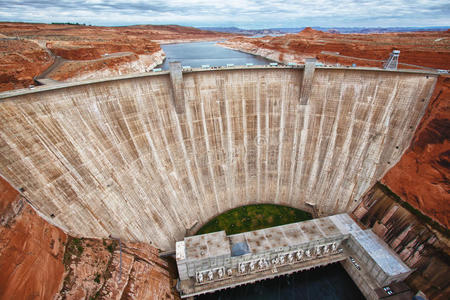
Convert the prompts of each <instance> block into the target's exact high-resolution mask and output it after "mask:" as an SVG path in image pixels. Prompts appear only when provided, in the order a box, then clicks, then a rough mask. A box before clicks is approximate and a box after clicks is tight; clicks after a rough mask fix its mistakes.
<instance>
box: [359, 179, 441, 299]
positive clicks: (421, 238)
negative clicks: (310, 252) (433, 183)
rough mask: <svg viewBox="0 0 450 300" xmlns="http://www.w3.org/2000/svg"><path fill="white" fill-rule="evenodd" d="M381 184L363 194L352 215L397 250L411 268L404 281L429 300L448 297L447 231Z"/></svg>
mask: <svg viewBox="0 0 450 300" xmlns="http://www.w3.org/2000/svg"><path fill="white" fill-rule="evenodd" d="M403 206H405V204H404V203H403V201H401V199H400V198H398V196H396V195H395V194H394V193H392V192H391V191H390V190H389V189H388V188H386V187H385V186H383V185H381V184H377V185H375V186H374V187H373V188H372V189H370V190H369V191H368V192H367V193H366V195H365V196H364V198H363V200H362V202H361V204H360V205H359V206H358V208H357V209H356V210H355V211H354V213H353V214H354V215H355V217H356V218H357V219H358V220H360V222H362V223H363V224H364V225H365V226H367V227H369V228H373V231H374V232H375V233H376V234H377V235H378V236H380V237H381V238H383V239H384V241H385V242H386V243H387V244H388V245H389V246H391V248H392V249H393V250H394V251H396V252H397V254H398V255H399V256H400V258H401V259H402V260H403V261H404V262H405V263H406V264H407V265H408V266H409V267H411V268H412V269H414V270H415V271H414V273H412V274H411V275H410V276H409V277H408V279H407V280H406V281H407V283H408V284H409V285H410V286H411V287H412V288H413V289H414V290H415V291H418V290H421V291H423V292H424V293H425V294H426V295H427V297H429V298H430V299H440V300H444V299H449V297H450V285H449V284H450V277H449V276H448V272H449V271H450V256H449V255H450V240H449V239H448V230H447V229H445V228H443V227H441V226H439V225H438V224H436V223H433V222H432V221H430V219H427V218H426V217H425V216H424V215H422V214H421V213H420V212H418V211H415V210H414V209H413V208H411V207H410V206H408V205H406V206H405V207H406V208H405V207H403Z"/></svg>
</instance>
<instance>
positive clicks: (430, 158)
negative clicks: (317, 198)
mask: <svg viewBox="0 0 450 300" xmlns="http://www.w3.org/2000/svg"><path fill="white" fill-rule="evenodd" d="M449 174H450V77H449V76H441V77H440V78H439V80H438V82H437V85H436V88H435V90H434V93H433V96H432V97H431V100H430V104H429V105H428V108H427V111H426V114H425V116H424V117H423V119H422V121H421V123H420V125H419V127H418V129H417V131H416V132H415V135H414V139H413V141H412V143H411V146H410V148H409V149H408V150H407V151H406V153H405V154H404V155H403V156H402V159H401V160H400V162H399V163H397V164H396V165H395V166H394V167H393V168H392V169H391V170H390V171H389V172H388V173H387V174H386V176H385V177H384V178H383V180H382V182H383V183H384V184H386V185H387V186H389V188H390V189H391V190H392V191H394V192H395V193H396V194H397V195H399V196H400V197H401V198H402V199H403V200H404V201H407V202H408V203H410V204H411V205H413V206H414V207H415V208H417V209H419V210H420V211H421V212H423V213H424V214H426V215H428V216H430V217H431V218H433V219H434V220H436V221H438V222H440V223H441V224H443V225H444V226H446V227H447V228H449V225H450V223H449V217H450V178H449Z"/></svg>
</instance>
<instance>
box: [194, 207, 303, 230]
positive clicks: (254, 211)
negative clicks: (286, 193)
mask: <svg viewBox="0 0 450 300" xmlns="http://www.w3.org/2000/svg"><path fill="white" fill-rule="evenodd" d="M311 219H312V215H311V214H310V213H308V212H306V211H303V210H300V209H297V208H293V207H289V206H285V205H277V204H252V205H244V206H239V207H236V208H233V209H230V210H228V211H226V212H224V213H222V214H220V215H218V216H216V217H215V218H213V219H211V220H210V221H208V222H207V223H206V224H204V225H203V226H202V227H201V228H200V229H199V230H197V232H196V233H195V235H200V234H206V233H211V232H217V231H221V230H225V232H226V233H227V234H237V233H242V232H247V231H254V230H259V229H264V228H269V227H274V226H279V225H285V224H290V223H296V222H301V221H307V220H311Z"/></svg>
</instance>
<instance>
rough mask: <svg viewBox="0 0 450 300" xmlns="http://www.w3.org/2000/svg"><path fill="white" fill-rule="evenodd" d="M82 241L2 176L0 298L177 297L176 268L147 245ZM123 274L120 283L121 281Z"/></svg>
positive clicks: (93, 240) (7, 299)
mask: <svg viewBox="0 0 450 300" xmlns="http://www.w3.org/2000/svg"><path fill="white" fill-rule="evenodd" d="M122 246H123V247H122V248H123V251H122V262H120V247H119V245H118V242H117V241H115V240H97V239H79V238H74V237H70V236H67V235H66V234H65V233H64V232H63V231H61V230H60V229H59V228H57V227H55V226H53V225H50V224H49V223H47V222H46V221H45V220H44V219H42V218H41V217H40V216H38V215H37V214H36V212H35V211H34V210H33V209H32V208H31V207H30V206H29V205H28V204H27V201H26V200H25V199H24V198H22V197H20V196H19V193H18V192H17V191H16V190H14V189H13V188H12V187H11V186H10V185H9V184H8V183H7V182H6V181H4V180H3V179H2V178H0V270H1V272H0V299H1V300H10V299H16V300H21V299H42V300H47V299H118V300H119V299H155V300H159V299H179V296H178V294H177V292H176V291H175V290H174V289H173V280H172V278H175V275H174V269H173V268H172V267H171V266H170V265H169V263H168V262H167V261H166V260H163V259H160V258H159V257H158V250H157V249H156V248H155V247H152V246H150V245H147V244H142V243H125V244H123V245H122ZM119 276H120V281H119Z"/></svg>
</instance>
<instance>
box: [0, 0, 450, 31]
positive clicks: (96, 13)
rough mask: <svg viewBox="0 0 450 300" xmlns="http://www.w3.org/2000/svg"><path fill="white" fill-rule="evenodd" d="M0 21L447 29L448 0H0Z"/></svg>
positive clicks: (449, 16) (449, 7) (253, 27)
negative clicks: (445, 27) (443, 27)
mask: <svg viewBox="0 0 450 300" xmlns="http://www.w3.org/2000/svg"><path fill="white" fill-rule="evenodd" d="M0 21H15V22H38V23H52V22H63V23H65V22H72V23H81V24H89V25H106V26H117V25H133V24H178V25H184V26H196V27H200V26H215V27H229V26H236V27H240V28H246V29H257V28H280V27H303V26H322V27H392V26H399V27H411V26H412V27H424V26H449V25H450V0H390V1H378V0H339V1H331V0H294V1H291V0H259V1H258V0H81V1H70V0H7V1H5V0H0Z"/></svg>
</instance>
